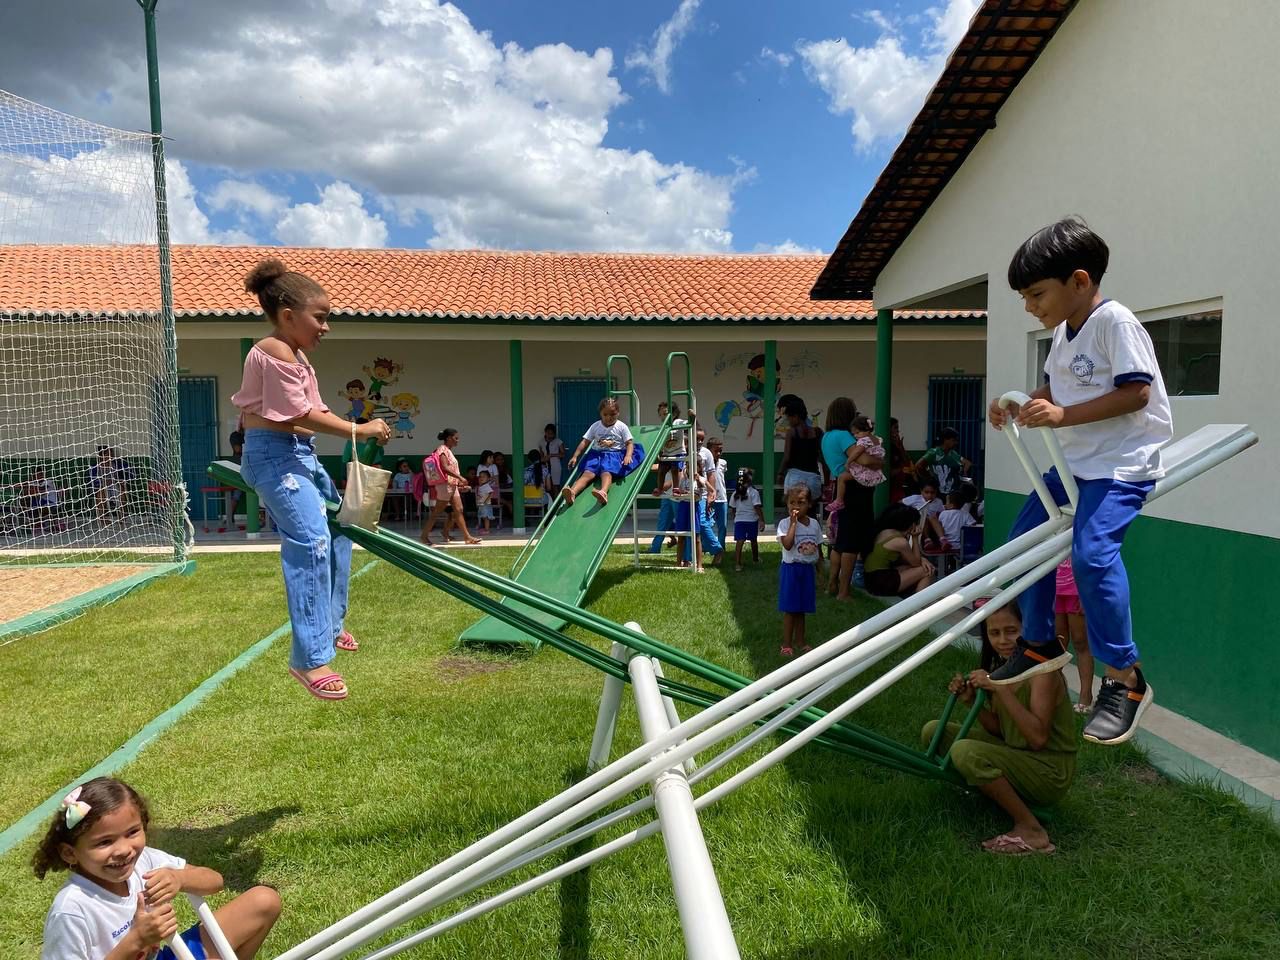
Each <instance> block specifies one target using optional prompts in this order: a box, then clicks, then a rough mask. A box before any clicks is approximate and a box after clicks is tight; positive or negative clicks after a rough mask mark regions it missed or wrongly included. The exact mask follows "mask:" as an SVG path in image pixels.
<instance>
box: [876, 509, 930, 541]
mask: <svg viewBox="0 0 1280 960" xmlns="http://www.w3.org/2000/svg"><path fill="white" fill-rule="evenodd" d="M919 522H920V511H919V510H917V509H916V508H915V507H908V506H907V505H906V504H905V503H891V504H889V506H887V507H885V508H884V510H883V511H881V513H880V516H878V517H876V533H877V534H878V533H882V532H883V531H885V530H910V529H911V528H912V527H914V526H915V525H916V524H917V523H919Z"/></svg>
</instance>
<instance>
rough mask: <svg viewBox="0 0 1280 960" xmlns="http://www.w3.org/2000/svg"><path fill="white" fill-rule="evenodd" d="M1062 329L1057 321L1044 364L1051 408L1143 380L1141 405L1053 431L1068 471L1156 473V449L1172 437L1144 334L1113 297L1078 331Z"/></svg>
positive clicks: (1133, 476) (1089, 476)
mask: <svg viewBox="0 0 1280 960" xmlns="http://www.w3.org/2000/svg"><path fill="white" fill-rule="evenodd" d="M1070 334H1071V327H1070V325H1068V324H1066V323H1060V324H1058V327H1057V328H1056V329H1055V330H1054V331H1053V345H1052V346H1051V347H1050V348H1049V356H1048V358H1047V359H1046V360H1045V364H1044V373H1045V376H1046V377H1048V379H1049V391H1050V393H1051V394H1052V396H1053V402H1054V403H1056V404H1057V405H1058V406H1060V407H1073V406H1075V405H1076V404H1080V403H1085V402H1087V401H1089V400H1096V399H1097V398H1098V397H1101V396H1104V395H1105V394H1108V393H1111V392H1112V391H1114V390H1116V389H1118V388H1119V387H1120V386H1122V385H1123V384H1125V383H1128V382H1132V381H1135V380H1136V381H1140V382H1144V383H1149V384H1150V385H1151V394H1150V398H1149V399H1148V401H1147V405H1146V406H1145V407H1143V408H1142V409H1141V410H1135V411H1134V412H1133V413H1126V414H1123V415H1121V416H1118V417H1111V418H1109V419H1107V420H1098V421H1096V422H1094V423H1084V424H1080V425H1079V426H1074V427H1059V428H1058V429H1057V430H1056V431H1054V433H1055V435H1056V436H1057V438H1058V442H1059V443H1061V444H1062V452H1063V453H1064V454H1065V455H1066V458H1067V463H1068V465H1070V467H1071V472H1072V473H1074V474H1075V475H1076V476H1077V477H1079V478H1080V479H1082V480H1097V479H1103V478H1105V479H1114V480H1127V481H1130V482H1137V481H1141V480H1158V479H1160V478H1161V477H1162V476H1164V467H1163V466H1162V465H1161V462H1160V448H1161V447H1163V446H1164V445H1165V444H1166V443H1168V442H1169V440H1171V439H1172V438H1173V414H1172V413H1171V412H1170V410H1169V395H1168V394H1167V393H1166V392H1165V388H1164V378H1163V377H1161V376H1160V364H1159V362H1158V361H1157V360H1156V353H1155V348H1154V347H1152V345H1151V337H1150V336H1149V335H1148V334H1147V331H1146V330H1145V329H1144V328H1143V326H1142V324H1141V323H1139V322H1138V318H1137V317H1135V316H1134V315H1133V313H1132V312H1131V311H1130V310H1129V309H1128V308H1127V307H1124V306H1122V305H1121V304H1118V303H1116V302H1115V301H1114V300H1105V301H1103V302H1102V303H1101V304H1099V305H1098V307H1097V308H1096V309H1095V310H1094V311H1093V313H1091V314H1090V315H1089V317H1088V319H1086V320H1085V322H1084V324H1083V325H1082V326H1081V327H1080V329H1079V331H1077V332H1076V333H1075V334H1074V335H1071V336H1069V335H1070Z"/></svg>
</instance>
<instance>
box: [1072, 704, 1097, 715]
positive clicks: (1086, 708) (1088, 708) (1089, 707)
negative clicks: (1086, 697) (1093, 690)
mask: <svg viewBox="0 0 1280 960" xmlns="http://www.w3.org/2000/svg"><path fill="white" fill-rule="evenodd" d="M1071 709H1072V710H1074V711H1075V712H1076V713H1093V704H1092V703H1077V704H1076V705H1075V706H1074V707H1072V708H1071Z"/></svg>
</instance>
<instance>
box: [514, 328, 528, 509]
mask: <svg viewBox="0 0 1280 960" xmlns="http://www.w3.org/2000/svg"><path fill="white" fill-rule="evenodd" d="M524 455H525V449H524V356H523V353H522V351H521V343H520V341H519V340H512V341H511V512H512V517H511V529H512V532H514V533H524Z"/></svg>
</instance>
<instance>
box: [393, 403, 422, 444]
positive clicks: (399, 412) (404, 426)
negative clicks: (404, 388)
mask: <svg viewBox="0 0 1280 960" xmlns="http://www.w3.org/2000/svg"><path fill="white" fill-rule="evenodd" d="M391 409H392V410H394V411H395V412H396V419H395V420H394V421H393V422H392V424H391V429H392V430H394V431H395V436H396V437H408V438H409V439H410V440H412V439H413V429H414V427H415V426H416V424H414V422H413V421H412V420H410V419H409V418H410V417H416V416H417V415H418V414H420V413H421V412H422V407H421V406H420V405H419V400H418V395H417V394H416V393H397V394H396V395H395V396H394V397H392V398H391Z"/></svg>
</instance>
